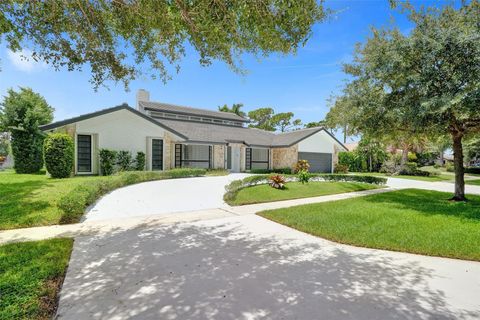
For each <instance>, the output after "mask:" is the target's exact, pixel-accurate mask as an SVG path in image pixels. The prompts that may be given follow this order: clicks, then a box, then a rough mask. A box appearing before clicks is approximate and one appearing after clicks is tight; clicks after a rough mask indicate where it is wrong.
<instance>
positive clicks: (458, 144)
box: [451, 132, 467, 201]
mask: <svg viewBox="0 0 480 320" xmlns="http://www.w3.org/2000/svg"><path fill="white" fill-rule="evenodd" d="M452 138H453V163H454V165H455V196H454V197H453V198H452V199H451V200H454V201H466V200H467V199H466V198H465V179H464V174H465V168H464V167H463V146H462V138H463V133H461V132H453V133H452Z"/></svg>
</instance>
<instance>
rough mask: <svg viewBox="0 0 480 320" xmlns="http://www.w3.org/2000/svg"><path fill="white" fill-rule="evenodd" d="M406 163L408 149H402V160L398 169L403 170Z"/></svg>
mask: <svg viewBox="0 0 480 320" xmlns="http://www.w3.org/2000/svg"><path fill="white" fill-rule="evenodd" d="M407 162H408V148H404V149H403V150H402V159H401V160H400V167H401V168H404V167H405V164H406V163H407Z"/></svg>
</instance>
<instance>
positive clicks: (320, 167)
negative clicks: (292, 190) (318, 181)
mask: <svg viewBox="0 0 480 320" xmlns="http://www.w3.org/2000/svg"><path fill="white" fill-rule="evenodd" d="M298 159H299V160H307V161H308V163H309V164H310V172H326V173H331V172H332V154H331V153H317V152H299V153H298Z"/></svg>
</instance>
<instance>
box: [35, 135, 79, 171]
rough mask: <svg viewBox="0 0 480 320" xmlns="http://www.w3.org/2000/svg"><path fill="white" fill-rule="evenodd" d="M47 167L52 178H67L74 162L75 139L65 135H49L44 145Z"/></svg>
mask: <svg viewBox="0 0 480 320" xmlns="http://www.w3.org/2000/svg"><path fill="white" fill-rule="evenodd" d="M43 150H44V155H45V166H46V167H47V171H48V173H50V175H51V176H52V178H67V177H69V176H70V174H71V173H72V168H73V162H74V152H75V151H74V144H73V139H72V137H70V136H69V135H68V134H65V133H52V134H49V135H48V136H47V137H46V138H45V141H44V143H43Z"/></svg>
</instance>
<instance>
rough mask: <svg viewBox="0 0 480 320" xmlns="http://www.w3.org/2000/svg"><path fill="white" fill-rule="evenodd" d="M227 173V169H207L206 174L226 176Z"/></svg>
mask: <svg viewBox="0 0 480 320" xmlns="http://www.w3.org/2000/svg"><path fill="white" fill-rule="evenodd" d="M227 174H229V171H228V170H227V169H207V176H226V175H227Z"/></svg>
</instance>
